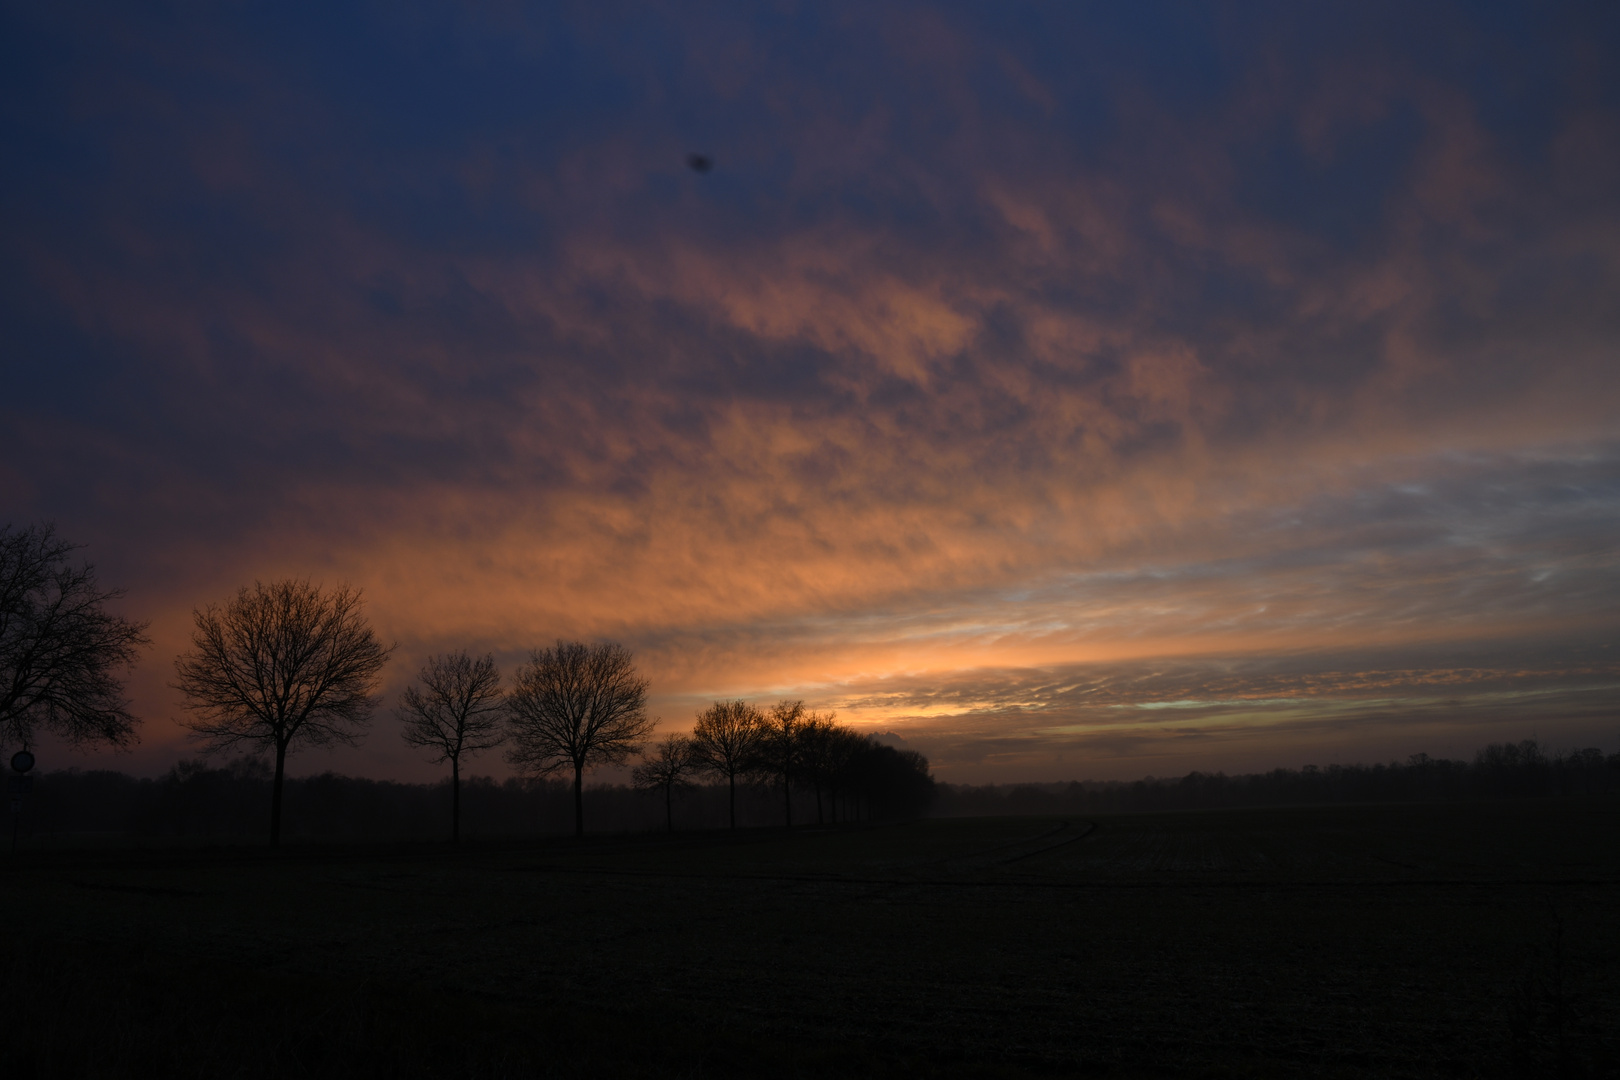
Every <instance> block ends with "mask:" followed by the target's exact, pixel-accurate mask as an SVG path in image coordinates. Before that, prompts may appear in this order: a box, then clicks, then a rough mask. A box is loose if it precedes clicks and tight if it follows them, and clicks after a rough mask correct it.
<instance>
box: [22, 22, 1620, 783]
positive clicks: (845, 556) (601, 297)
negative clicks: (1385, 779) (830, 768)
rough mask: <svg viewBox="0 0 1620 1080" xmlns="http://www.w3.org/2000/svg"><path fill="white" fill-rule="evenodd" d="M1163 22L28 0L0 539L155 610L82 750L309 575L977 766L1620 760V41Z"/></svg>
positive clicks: (399, 763) (414, 765)
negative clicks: (222, 616)
mask: <svg viewBox="0 0 1620 1080" xmlns="http://www.w3.org/2000/svg"><path fill="white" fill-rule="evenodd" d="M1130 10H1131V11H1133V12H1138V11H1142V10H1149V13H1148V14H1146V15H1138V14H1132V15H1129V16H1127V15H1117V16H1116V15H1114V14H1111V13H1109V12H1108V11H1104V10H1101V9H1090V8H1084V9H1082V8H1075V9H1072V10H1071V9H1070V8H1068V7H1065V6H1052V7H1034V6H1032V7H1028V8H1018V9H1016V10H1014V9H1010V8H1008V9H1003V8H995V7H990V8H987V7H982V6H978V5H949V4H946V5H922V6H916V7H912V6H904V5H892V6H890V5H878V6H872V5H862V4H853V5H836V4H831V5H811V6H805V7H802V8H797V9H795V8H792V7H791V6H789V7H788V8H786V9H784V11H785V12H786V13H772V14H764V13H761V12H760V11H759V10H756V8H754V7H752V6H739V7H734V8H728V7H720V8H706V9H704V13H703V14H701V15H700V14H694V13H693V12H691V11H689V10H687V8H686V7H685V6H684V5H677V6H673V7H668V8H661V7H657V6H650V7H649V6H643V5H637V6H635V7H633V8H627V9H625V10H623V11H620V12H618V13H617V14H616V15H611V14H610V15H604V14H602V13H601V12H602V9H601V7H600V5H589V6H580V7H577V8H572V7H569V6H567V5H558V6H556V7H555V8H553V7H552V6H549V5H547V6H544V7H543V8H536V9H535V10H534V11H529V12H525V10H524V9H522V8H507V7H505V6H501V5H497V6H495V7H494V8H492V9H490V10H482V9H480V10H473V9H470V8H468V9H463V8H461V7H455V8H450V7H446V8H438V7H418V6H417V5H409V4H407V5H390V6H387V7H384V8H377V9H361V10H356V11H351V12H348V13H347V14H346V15H344V16H343V17H341V18H334V17H332V16H331V15H330V14H329V13H328V12H326V11H325V10H320V9H311V10H310V11H308V12H302V13H300V12H298V11H297V10H295V9H292V8H282V7H280V6H276V7H264V8H257V7H244V8H237V7H233V8H231V9H230V10H229V11H228V12H227V11H220V12H213V11H207V10H199V11H189V12H187V13H184V14H176V15H174V16H173V17H172V18H169V19H165V20H160V19H156V18H150V19H149V18H146V17H145V16H137V15H136V14H135V13H133V12H126V11H122V10H121V9H118V8H111V9H109V10H100V9H96V10H94V11H93V13H90V14H86V13H85V12H83V11H79V10H78V9H74V11H73V12H69V11H67V10H66V9H59V8H56V7H37V8H34V9H32V10H28V11H17V12H13V13H11V14H9V15H8V16H6V21H7V32H6V33H5V34H4V35H3V40H4V42H5V43H6V44H4V45H3V46H0V48H3V49H4V52H5V63H4V70H5V71H6V74H5V75H4V76H3V78H4V80H5V88H6V92H5V100H6V102H7V104H6V106H5V111H4V120H3V124H4V130H5V133H6V134H5V139H6V145H7V147H8V149H7V153H6V155H5V156H6V159H7V162H8V163H7V164H6V166H5V167H4V170H3V181H0V182H3V184H4V186H5V198H4V200H3V201H0V215H4V220H3V223H0V229H3V234H4V237H5V240H4V242H3V246H0V251H3V253H4V271H5V281H6V286H5V290H4V301H3V304H4V307H3V312H4V314H3V316H0V320H3V321H0V326H3V332H4V361H3V363H4V368H5V376H4V378H5V390H4V392H3V393H0V522H3V521H11V522H14V523H17V524H23V523H27V522H30V521H36V520H53V521H55V522H56V524H57V527H58V529H59V531H60V532H61V533H62V535H64V536H66V537H68V538H70V539H72V540H74V541H75V542H77V543H81V544H84V545H86V548H85V551H84V552H83V554H84V555H85V557H87V558H88V559H90V560H91V561H93V562H94V563H95V564H96V567H97V570H98V573H99V574H100V576H101V578H102V579H103V580H104V581H105V582H107V583H109V584H112V585H116V586H120V587H123V588H126V589H127V590H128V594H127V596H126V598H125V599H124V600H123V601H122V606H121V608H120V610H121V611H122V612H124V613H126V614H128V615H130V616H131V617H134V618H139V619H149V620H151V623H152V628H151V632H150V633H151V637H152V639H153V642H154V644H153V646H152V647H151V648H150V649H149V650H147V651H146V653H145V656H144V659H143V661H142V663H141V665H140V666H139V667H138V668H137V669H136V670H135V671H134V672H133V673H132V676H131V683H130V686H131V693H132V696H133V699H134V703H135V711H136V712H137V713H138V714H139V715H141V716H142V717H143V718H144V721H145V723H144V727H143V732H142V743H141V745H140V747H139V748H137V749H136V750H135V751H134V752H133V754H132V755H131V756H126V757H117V758H115V757H112V756H111V755H106V754H96V753H76V754H74V755H72V756H71V760H72V761H74V762H77V763H81V764H90V763H97V762H99V763H103V764H106V763H117V766H116V767H120V768H125V769H129V770H132V771H137V772H141V771H144V772H148V773H151V772H157V771H161V770H162V769H165V768H167V767H168V766H169V765H170V764H171V763H172V762H173V761H174V760H176V759H177V758H178V757H180V756H182V755H190V754H192V753H193V752H194V751H193V749H192V748H191V747H190V746H189V744H187V743H186V741H185V739H184V737H183V732H182V730H181V729H180V728H179V727H178V726H177V724H176V721H175V717H177V716H178V705H177V699H176V694H175V692H174V691H173V690H171V689H170V688H169V686H168V684H169V683H170V682H171V681H172V678H173V674H172V672H173V658H174V656H175V654H176V653H178V652H179V651H181V650H182V649H183V648H184V647H185V643H186V639H187V635H188V633H189V630H190V626H191V612H192V610H193V609H194V608H197V607H199V606H201V605H204V604H206V603H210V602H217V601H219V600H221V599H223V598H224V597H226V596H228V595H229V594H231V593H232V592H233V591H234V590H235V589H236V588H237V587H238V586H239V585H241V584H243V583H246V582H250V581H252V580H254V579H261V580H270V579H273V578H278V577H284V576H296V577H309V578H311V579H313V580H316V581H321V582H329V583H337V582H340V581H341V582H348V583H351V584H354V585H356V586H359V587H360V588H362V589H363V590H364V593H365V597H366V600H367V612H368V614H369V615H370V617H371V619H372V622H373V624H374V625H375V626H376V628H377V630H378V633H379V635H380V636H381V637H382V638H383V639H384V640H385V641H389V642H397V643H398V646H399V647H398V650H397V652H396V653H395V655H394V658H393V660H392V661H391V663H390V665H389V668H388V669H387V675H386V679H387V687H386V691H385V692H386V694H387V695H388V700H389V703H390V705H391V703H392V701H393V699H394V697H395V696H396V695H397V693H398V691H399V689H400V688H402V687H403V686H404V685H405V683H406V682H407V681H408V680H409V679H410V678H411V676H412V674H413V673H414V671H415V669H416V667H417V666H418V665H419V664H420V662H421V660H422V658H424V657H425V656H426V655H428V654H430V653H434V652H441V651H445V650H452V649H460V648H467V649H471V650H474V651H478V652H482V651H485V650H488V651H492V652H494V653H495V654H496V656H497V658H498V659H499V661H500V662H501V664H502V666H503V668H504V669H506V670H508V671H509V670H510V669H511V668H512V666H513V665H514V664H515V663H517V662H518V661H519V660H521V659H522V658H523V657H524V656H525V655H526V653H527V651H528V650H529V649H530V648H532V647H534V646H539V645H546V644H550V643H551V642H553V641H555V640H557V639H559V638H568V639H572V638H581V639H587V640H602V639H611V640H615V641H618V642H621V643H622V644H624V645H625V646H626V647H627V648H629V649H631V650H632V651H633V653H634V655H635V657H636V661H637V664H638V665H639V667H640V669H641V670H642V671H643V673H644V674H645V675H646V676H647V677H648V678H649V679H650V680H651V684H652V702H653V711H654V712H656V713H657V714H659V715H660V716H661V717H662V718H663V724H664V726H665V727H668V728H676V727H687V726H689V725H690V723H691V720H692V717H693V715H694V714H695V713H696V712H697V711H698V710H699V709H701V708H702V707H704V706H705V705H707V704H708V703H710V702H712V701H714V700H715V699H717V698H732V697H745V698H750V699H755V700H759V701H763V702H769V701H774V700H777V699H780V698H803V699H804V700H805V702H806V703H807V705H809V706H811V707H812V708H815V709H818V710H823V711H836V712H837V713H838V715H839V717H840V718H841V719H842V720H844V721H846V722H849V723H851V724H853V725H856V726H857V727H860V728H862V729H864V730H870V731H874V732H890V733H893V734H894V735H897V736H898V737H900V738H902V739H904V740H905V742H906V743H907V744H908V745H910V746H912V747H914V748H916V749H918V750H920V751H922V752H923V753H925V754H926V755H928V757H929V759H930V761H931V762H932V764H933V766H934V770H935V774H936V775H937V776H939V777H940V778H942V779H946V780H972V781H981V780H1011V779H1043V780H1045V779H1068V778H1079V777H1093V778H1111V777H1118V778H1133V777H1137V776H1142V775H1146V774H1157V775H1167V774H1174V773H1178V772H1185V771H1187V770H1190V769H1195V768H1196V769H1205V770H1210V771H1213V770H1215V769H1226V770H1229V771H1230V770H1234V769H1265V768H1271V767H1273V766H1282V765H1287V766H1293V767H1298V766H1299V765H1301V764H1304V763H1307V762H1318V763H1323V764H1326V763H1328V762H1330V761H1358V760H1373V759H1379V760H1387V759H1389V758H1391V757H1397V758H1401V759H1404V758H1405V757H1406V756H1407V755H1409V754H1415V753H1419V752H1427V753H1431V754H1436V755H1441V754H1451V755H1459V756H1460V755H1466V754H1468V753H1471V752H1472V751H1473V749H1475V748H1476V747H1477V746H1479V745H1482V744H1484V743H1486V742H1489V741H1493V740H1502V739H1520V738H1529V737H1532V736H1534V737H1537V738H1540V739H1542V740H1544V741H1546V742H1547V743H1548V744H1550V745H1553V746H1558V747H1576V746H1590V745H1597V746H1601V747H1603V748H1604V749H1605V751H1606V752H1612V751H1613V750H1614V749H1615V748H1616V739H1617V738H1620V709H1617V707H1616V703H1617V702H1620V654H1617V651H1616V649H1615V647H1614V642H1615V641H1616V640H1617V634H1616V630H1617V628H1620V615H1617V613H1620V544H1617V540H1616V538H1617V537H1620V302H1617V297H1620V80H1617V78H1616V76H1615V68H1614V66H1613V63H1612V61H1613V57H1614V55H1615V53H1614V46H1615V45H1616V44H1617V43H1620V40H1617V37H1620V22H1617V21H1616V17H1615V15H1614V14H1613V12H1612V11H1608V10H1607V9H1604V8H1601V7H1597V6H1594V7H1592V8H1590V9H1583V8H1573V9H1570V10H1562V9H1561V10H1560V11H1558V12H1557V13H1556V14H1554V13H1552V12H1551V9H1545V10H1546V12H1547V13H1546V14H1545V15H1543V14H1539V13H1540V12H1543V10H1544V9H1541V8H1538V7H1526V8H1519V7H1513V8H1511V9H1510V10H1509V9H1502V10H1498V9H1496V8H1493V7H1485V8H1481V7H1479V6H1477V5H1467V6H1459V7H1456V8H1451V7H1445V6H1442V5H1436V6H1434V7H1432V8H1428V9H1426V11H1427V13H1426V14H1422V15H1418V14H1414V13H1413V12H1412V11H1410V10H1409V9H1408V7H1407V6H1400V5H1396V6H1390V7H1383V8H1380V7H1376V6H1373V7H1368V6H1366V5H1359V4H1358V5H1343V6H1339V7H1331V6H1330V7H1329V8H1312V9H1310V10H1309V11H1301V10H1298V9H1296V8H1295V7H1293V6H1286V5H1285V6H1280V7H1278V8H1276V9H1268V8H1265V7H1264V6H1263V5H1232V6H1224V7H1223V6H1211V7H1208V8H1192V9H1187V8H1183V7H1179V6H1166V7H1163V8H1160V9H1142V8H1140V7H1139V6H1134V5H1133V6H1130ZM1189 12H1191V14H1189ZM1282 15H1286V17H1281V16H1282ZM1526 24H1534V25H1529V26H1527V25H1526ZM694 152H702V153H704V154H707V155H711V156H712V158H713V161H714V167H713V169H712V171H710V172H706V173H700V172H698V171H695V170H693V169H691V168H689V167H688V166H687V157H688V155H689V154H691V153H694ZM63 753H65V751H64V752H59V753H58V755H57V760H59V761H61V760H68V758H65V757H63V756H62V754H63ZM294 767H295V769H296V770H297V771H301V772H312V771H319V770H321V769H326V768H335V769H339V770H342V771H347V772H351V773H355V774H360V775H369V776H379V777H401V778H413V779H414V778H420V777H428V776H433V775H436V772H435V771H434V770H433V769H432V768H430V767H429V766H428V765H427V764H425V763H423V762H419V761H417V760H416V759H415V758H414V757H413V756H412V755H411V753H410V752H409V751H408V749H407V748H406V747H405V746H404V745H403V744H402V743H401V742H400V740H399V738H398V736H397V733H396V731H395V723H394V721H393V720H392V718H391V717H390V716H388V715H387V710H386V709H385V710H384V712H383V713H382V714H379V717H378V719H377V722H376V724H375V726H374V730H373V732H372V735H371V737H370V738H369V740H368V741H367V742H366V743H365V744H364V745H363V746H362V747H360V748H359V749H356V750H345V751H341V752H332V753H330V754H326V753H313V752H312V753H308V754H305V755H303V756H302V757H300V758H299V759H298V760H297V761H296V762H295V766H294ZM478 768H479V769H480V770H488V771H493V772H500V771H501V769H502V768H503V767H502V766H501V765H500V764H499V763H498V761H496V760H495V759H494V758H493V757H492V758H491V759H490V760H489V761H487V762H481V763H480V764H479V765H478Z"/></svg>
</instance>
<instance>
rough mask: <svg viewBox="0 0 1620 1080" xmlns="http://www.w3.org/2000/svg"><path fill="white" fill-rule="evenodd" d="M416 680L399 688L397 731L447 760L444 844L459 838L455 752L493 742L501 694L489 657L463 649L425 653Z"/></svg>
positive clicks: (500, 737)
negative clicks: (447, 813)
mask: <svg viewBox="0 0 1620 1080" xmlns="http://www.w3.org/2000/svg"><path fill="white" fill-rule="evenodd" d="M417 677H418V679H420V681H421V683H422V688H421V689H420V690H418V689H417V688H416V687H414V686H408V687H406V688H405V693H404V694H402V695H401V697H400V705H399V709H398V714H399V718H400V721H401V722H402V724H403V725H404V727H403V729H402V730H401V731H400V735H401V737H402V738H404V740H405V741H406V742H407V743H409V744H410V745H412V746H420V747H424V748H426V749H428V750H431V751H433V752H434V753H435V754H436V755H437V756H436V757H434V759H433V760H434V761H435V762H438V761H448V762H449V763H450V842H451V843H452V844H459V843H460V842H461V756H462V755H463V754H467V755H471V754H476V753H478V752H479V751H480V750H489V749H492V748H494V747H496V746H499V745H500V744H501V743H502V742H503V741H505V739H506V732H505V730H504V728H503V726H502V720H503V718H504V716H505V712H506V705H505V695H503V694H502V693H501V673H500V671H499V670H498V669H497V668H496V667H495V657H493V656H491V655H489V654H487V653H486V654H485V655H483V656H480V657H472V656H468V655H467V653H466V651H465V650H463V651H461V652H456V653H450V654H448V655H445V656H430V657H428V659H427V663H425V664H423V665H422V670H421V672H420V674H419V675H418V676H417Z"/></svg>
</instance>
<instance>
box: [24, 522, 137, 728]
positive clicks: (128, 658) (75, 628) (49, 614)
mask: <svg viewBox="0 0 1620 1080" xmlns="http://www.w3.org/2000/svg"><path fill="white" fill-rule="evenodd" d="M73 550H74V545H72V544H70V543H68V542H67V541H65V540H63V539H61V538H60V537H58V536H57V535H56V530H55V529H54V528H53V527H52V526H51V525H30V526H28V527H26V528H23V529H14V528H12V527H11V526H10V525H6V526H4V527H3V528H0V746H21V747H23V748H25V749H26V748H28V747H30V746H32V745H33V743H34V741H35V739H36V738H37V737H38V734H39V732H40V731H42V730H43V731H48V732H50V733H52V734H54V735H58V736H60V737H62V738H65V739H67V740H69V741H71V742H74V743H81V744H82V743H98V742H99V743H106V744H109V745H111V746H114V747H124V746H128V745H129V744H131V743H133V742H135V741H136V737H137V736H136V725H137V724H138V722H139V721H138V720H137V719H136V718H135V716H134V715H133V714H131V713H130V711H129V703H128V701H127V700H126V699H125V697H124V685H123V683H122V681H120V679H119V678H118V676H117V675H116V674H115V673H116V672H117V671H118V670H119V669H121V668H128V667H130V666H132V665H133V664H134V663H135V659H136V657H137V656H138V655H139V654H140V649H141V646H143V645H147V644H150V642H149V640H148V639H147V637H146V626H147V624H145V623H139V622H132V621H131V620H129V619H126V618H124V617H123V616H121V615H115V614H113V613H111V612H109V611H108V610H107V609H106V605H107V603H108V602H109V601H111V600H116V599H118V598H119V597H121V596H123V595H124V594H123V591H122V590H120V589H105V588H102V587H101V586H100V585H99V584H98V583H97V582H96V574H95V568H94V567H93V566H91V565H90V564H89V563H80V564H78V565H73V564H72V563H71V562H69V555H70V554H71V553H72V552H73Z"/></svg>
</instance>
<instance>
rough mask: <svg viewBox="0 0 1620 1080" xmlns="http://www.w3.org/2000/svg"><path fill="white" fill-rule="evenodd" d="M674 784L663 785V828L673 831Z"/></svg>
mask: <svg viewBox="0 0 1620 1080" xmlns="http://www.w3.org/2000/svg"><path fill="white" fill-rule="evenodd" d="M674 800H675V785H674V784H665V785H664V830H665V831H666V832H674V831H675V801H674Z"/></svg>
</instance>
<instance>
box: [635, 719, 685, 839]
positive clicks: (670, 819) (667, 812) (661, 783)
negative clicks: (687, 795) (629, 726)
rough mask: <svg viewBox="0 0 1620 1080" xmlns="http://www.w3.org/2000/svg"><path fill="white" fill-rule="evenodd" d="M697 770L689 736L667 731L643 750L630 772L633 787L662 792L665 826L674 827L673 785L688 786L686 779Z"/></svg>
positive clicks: (672, 829)
mask: <svg viewBox="0 0 1620 1080" xmlns="http://www.w3.org/2000/svg"><path fill="white" fill-rule="evenodd" d="M696 770H697V764H696V763H695V762H694V761H693V760H692V740H691V739H690V738H688V737H687V736H685V735H670V736H667V737H666V738H665V739H664V740H663V741H662V742H660V743H658V744H657V745H656V746H654V747H653V748H652V750H651V752H648V753H645V754H644V755H643V758H642V762H641V764H640V765H637V766H636V767H635V770H634V771H633V772H632V773H631V774H630V777H631V780H632V781H633V782H634V783H635V785H636V787H638V788H640V789H642V790H643V791H655V790H657V789H659V788H662V789H663V792H664V827H665V828H666V829H667V830H668V831H670V832H674V831H675V805H674V797H675V789H676V788H678V787H689V786H690V785H691V780H690V779H689V778H690V777H691V775H692V773H693V772H695V771H696Z"/></svg>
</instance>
